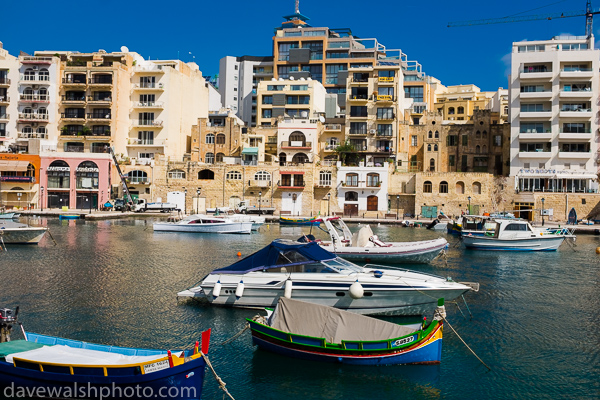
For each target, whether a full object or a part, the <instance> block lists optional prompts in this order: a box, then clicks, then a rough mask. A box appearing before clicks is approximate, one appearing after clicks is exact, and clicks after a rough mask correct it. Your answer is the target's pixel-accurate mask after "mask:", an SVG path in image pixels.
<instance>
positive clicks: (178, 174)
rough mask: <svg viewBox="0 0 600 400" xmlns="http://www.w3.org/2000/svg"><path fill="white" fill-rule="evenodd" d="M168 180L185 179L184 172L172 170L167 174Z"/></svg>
mask: <svg viewBox="0 0 600 400" xmlns="http://www.w3.org/2000/svg"><path fill="white" fill-rule="evenodd" d="M168 177H169V178H170V179H185V171H182V170H180V169H172V170H170V171H169V173H168Z"/></svg>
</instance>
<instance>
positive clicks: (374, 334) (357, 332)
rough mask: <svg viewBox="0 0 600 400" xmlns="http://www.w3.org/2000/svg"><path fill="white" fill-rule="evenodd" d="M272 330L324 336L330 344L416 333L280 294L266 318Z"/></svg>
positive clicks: (392, 324) (402, 327) (390, 337)
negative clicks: (273, 308) (275, 305)
mask: <svg viewBox="0 0 600 400" xmlns="http://www.w3.org/2000/svg"><path fill="white" fill-rule="evenodd" d="M269 323H270V326H271V327H272V328H274V329H277V330H280V331H283V332H288V333H294V334H297V335H304V336H312V337H318V338H324V339H325V340H326V341H327V342H329V343H338V344H339V343H341V342H342V340H346V341H378V340H389V339H395V338H399V337H402V336H406V335H410V334H411V333H414V332H416V330H415V329H414V328H410V327H407V326H403V325H398V324H394V323H391V322H387V321H383V320H380V319H376V318H371V317H367V316H365V315H360V314H354V313H352V312H349V311H343V310H340V309H337V308H333V307H328V306H322V305H319V304H314V303H307V302H304V301H299V300H293V299H287V298H285V297H283V296H282V297H280V298H279V302H278V303H277V307H276V308H275V311H274V312H273V315H271V317H270V319H269Z"/></svg>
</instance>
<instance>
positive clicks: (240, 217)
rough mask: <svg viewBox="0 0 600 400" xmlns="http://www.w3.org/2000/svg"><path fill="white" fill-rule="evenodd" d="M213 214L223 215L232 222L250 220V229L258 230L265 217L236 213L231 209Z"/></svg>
mask: <svg viewBox="0 0 600 400" xmlns="http://www.w3.org/2000/svg"><path fill="white" fill-rule="evenodd" d="M215 216H219V217H225V218H228V219H230V220H232V221H234V222H252V230H253V231H258V230H259V229H260V227H261V226H263V225H264V224H265V221H266V218H265V217H261V216H260V215H248V214H237V213H236V212H235V211H233V210H228V211H226V212H222V213H221V212H220V213H218V214H217V213H215Z"/></svg>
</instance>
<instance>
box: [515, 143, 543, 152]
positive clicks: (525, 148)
mask: <svg viewBox="0 0 600 400" xmlns="http://www.w3.org/2000/svg"><path fill="white" fill-rule="evenodd" d="M519 151H520V152H525V153H533V152H549V151H550V143H520V144H519Z"/></svg>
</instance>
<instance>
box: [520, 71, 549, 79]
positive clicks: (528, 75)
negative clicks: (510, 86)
mask: <svg viewBox="0 0 600 400" xmlns="http://www.w3.org/2000/svg"><path fill="white" fill-rule="evenodd" d="M519 79H521V80H538V81H549V80H550V79H552V71H539V72H538V71H527V70H525V71H521V73H520V74H519Z"/></svg>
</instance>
